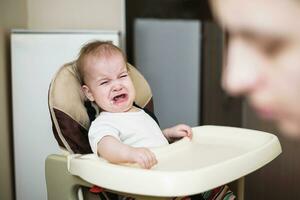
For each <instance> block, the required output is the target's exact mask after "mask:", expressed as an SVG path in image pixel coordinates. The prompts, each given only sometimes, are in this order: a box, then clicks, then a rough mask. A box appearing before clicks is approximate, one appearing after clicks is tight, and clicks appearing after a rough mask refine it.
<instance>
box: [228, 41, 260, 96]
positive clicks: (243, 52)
mask: <svg viewBox="0 0 300 200" xmlns="http://www.w3.org/2000/svg"><path fill="white" fill-rule="evenodd" d="M228 45H229V46H228V49H227V58H226V63H225V66H224V68H223V75H222V86H223V88H224V89H225V90H226V91H227V92H228V93H229V94H231V95H234V96H236V95H243V94H247V93H249V92H251V91H252V90H253V89H255V87H256V86H257V84H258V81H259V77H260V76H261V74H260V73H261V72H260V71H261V70H260V69H261V66H260V64H261V63H260V58H259V54H258V52H257V50H256V49H255V48H254V46H252V45H250V44H247V42H246V41H243V40H242V39H231V40H230V41H229V43H228Z"/></svg>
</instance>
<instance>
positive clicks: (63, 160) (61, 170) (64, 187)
mask: <svg viewBox="0 0 300 200" xmlns="http://www.w3.org/2000/svg"><path fill="white" fill-rule="evenodd" d="M45 165H46V166H45V173H46V184H47V196H48V200H59V199H64V200H76V199H78V195H77V192H78V188H79V187H80V186H87V187H91V184H89V183H88V182H85V181H83V180H82V179H80V178H78V177H76V176H73V175H72V174H70V173H69V172H68V169H67V157H66V156H64V155H54V154H53V155H49V156H48V157H47V159H46V162H45Z"/></svg>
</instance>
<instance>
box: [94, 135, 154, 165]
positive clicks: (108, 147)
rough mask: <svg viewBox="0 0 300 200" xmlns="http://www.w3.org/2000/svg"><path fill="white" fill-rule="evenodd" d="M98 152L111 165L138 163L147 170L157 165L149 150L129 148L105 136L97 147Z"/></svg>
mask: <svg viewBox="0 0 300 200" xmlns="http://www.w3.org/2000/svg"><path fill="white" fill-rule="evenodd" d="M97 152H98V154H99V155H101V156H102V157H103V158H105V159H106V160H108V161H109V162H111V163H138V164H139V165H140V166H141V167H142V168H146V169H150V168H151V167H152V166H153V165H155V164H156V163H157V160H156V158H155V155H154V153H152V152H151V151H150V150H149V149H147V148H135V147H131V146H128V145H126V144H123V143H121V142H120V141H119V140H117V139H116V138H114V137H113V136H104V137H103V138H102V139H101V140H100V141H99V143H98V145H97Z"/></svg>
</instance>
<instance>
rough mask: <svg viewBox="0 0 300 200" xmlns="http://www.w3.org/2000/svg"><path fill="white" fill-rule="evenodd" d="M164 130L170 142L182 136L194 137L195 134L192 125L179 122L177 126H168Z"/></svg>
mask: <svg viewBox="0 0 300 200" xmlns="http://www.w3.org/2000/svg"><path fill="white" fill-rule="evenodd" d="M162 132H163V134H164V136H165V137H166V138H167V139H168V140H169V141H170V142H172V141H174V140H176V139H178V138H182V137H188V138H190V139H192V136H193V134H192V129H191V127H190V126H188V125H185V124H178V125H176V126H173V127H170V128H166V129H164V130H163V131H162Z"/></svg>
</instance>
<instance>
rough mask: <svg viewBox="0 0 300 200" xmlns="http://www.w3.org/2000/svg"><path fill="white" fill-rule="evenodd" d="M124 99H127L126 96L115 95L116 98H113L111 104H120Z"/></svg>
mask: <svg viewBox="0 0 300 200" xmlns="http://www.w3.org/2000/svg"><path fill="white" fill-rule="evenodd" d="M126 99H127V94H120V95H117V96H115V97H113V102H114V103H121V102H123V101H124V100H126Z"/></svg>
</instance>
